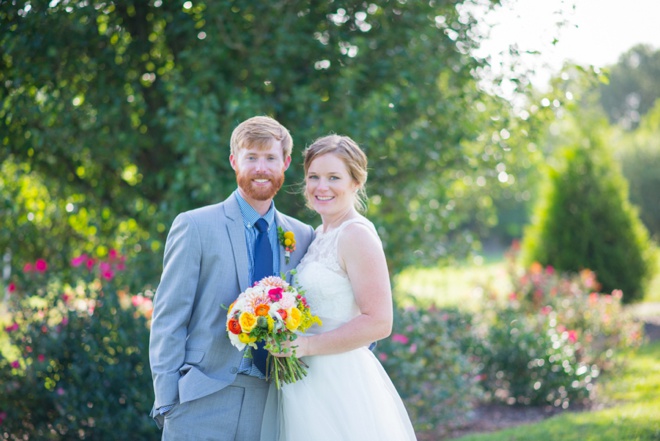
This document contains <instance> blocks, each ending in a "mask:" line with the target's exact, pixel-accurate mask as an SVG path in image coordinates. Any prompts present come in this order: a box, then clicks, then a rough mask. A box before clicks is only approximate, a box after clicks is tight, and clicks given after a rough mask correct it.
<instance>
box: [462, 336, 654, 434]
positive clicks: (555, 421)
mask: <svg viewBox="0 0 660 441" xmlns="http://www.w3.org/2000/svg"><path fill="white" fill-rule="evenodd" d="M622 357H624V358H625V360H626V366H625V367H624V369H623V370H622V372H617V373H614V372H613V373H611V374H609V375H607V374H606V375H604V376H603V377H602V378H601V380H603V381H602V382H601V383H600V384H599V386H598V387H599V389H598V392H597V397H598V399H597V401H598V403H600V404H602V405H603V408H602V409H600V410H594V411H589V412H575V413H573V412H567V413H563V414H561V415H558V416H555V417H552V418H549V419H547V420H545V421H543V422H541V423H537V424H529V425H523V426H517V427H515V428H511V429H506V430H502V431H499V432H494V433H488V434H479V435H468V436H464V437H461V438H456V439H455V440H454V441H537V440H544V441H545V440H548V441H553V440H558V441H625V440H636V441H652V440H656V441H657V440H660V393H658V391H660V341H656V342H654V343H652V344H646V345H644V346H643V347H642V348H640V349H639V350H637V351H631V352H630V353H627V354H622Z"/></svg>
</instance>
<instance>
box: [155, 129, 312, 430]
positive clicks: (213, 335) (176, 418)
mask: <svg viewBox="0 0 660 441" xmlns="http://www.w3.org/2000/svg"><path fill="white" fill-rule="evenodd" d="M230 144H231V155H230V157H229V161H230V163H231V166H232V168H233V169H234V171H235V173H236V181H237V183H238V189H237V190H236V191H234V193H232V194H231V196H229V198H227V199H226V200H225V201H223V202H221V203H219V204H216V205H210V206H206V207H202V208H198V209H195V210H192V211H188V212H185V213H181V214H179V215H178V216H177V217H176V219H175V220H174V223H173V224H172V228H171V229H170V232H169V235H168V237H167V243H166V245H165V256H164V261H163V273H162V276H161V281H160V284H159V286H158V290H157V292H156V296H155V297H154V313H153V320H152V324H151V335H150V341H149V361H150V365H151V372H152V376H153V387H154V392H155V396H156V400H155V403H154V407H153V409H152V411H151V416H152V417H153V418H154V419H155V420H156V423H157V424H158V426H159V427H161V428H162V429H163V437H162V439H163V440H196V439H204V440H217V441H225V440H228V441H229V440H231V441H254V440H258V439H259V435H260V430H261V420H262V416H263V412H264V406H265V403H266V397H267V393H268V383H267V382H266V381H265V380H264V373H265V372H264V370H265V369H264V367H263V366H262V365H261V364H260V360H261V357H260V356H259V355H258V354H255V356H254V358H243V355H244V354H243V353H242V352H239V351H238V350H237V349H236V348H235V347H233V346H232V345H231V343H230V341H229V338H228V337H227V331H226V328H225V321H226V314H227V310H226V308H227V307H228V306H229V305H230V304H231V303H232V302H233V301H234V300H235V299H236V297H238V295H239V293H241V292H242V291H244V290H245V289H247V288H248V287H249V286H251V285H252V284H253V283H254V282H255V281H257V280H259V279H260V278H261V277H262V274H261V271H265V273H267V274H280V273H281V272H284V273H286V272H287V271H289V270H291V269H293V268H295V267H296V265H297V264H298V262H299V261H300V259H301V258H302V256H303V255H304V254H305V251H306V250H307V247H308V246H309V244H310V242H311V241H312V238H313V234H314V233H313V229H312V228H311V227H310V226H309V225H305V224H303V223H301V222H300V221H297V220H296V219H293V218H291V217H289V216H286V215H284V214H282V213H280V212H278V211H277V210H276V209H275V204H274V203H273V197H274V196H275V194H276V193H277V191H278V190H279V189H280V188H281V186H282V184H283V182H284V172H285V170H286V169H287V168H288V167H289V164H290V163H291V149H292V145H293V142H292V140H291V135H290V134H289V132H288V130H287V129H286V128H285V127H283V126H282V125H281V124H280V123H278V122H277V121H275V120H274V119H272V118H269V117H265V116H257V117H253V118H250V119H248V120H246V121H244V122H243V123H241V124H239V125H238V126H237V127H236V128H235V129H234V132H233V133H232V136H231V143H230ZM278 227H281V228H282V230H284V231H291V232H293V234H294V236H295V241H296V248H295V250H294V251H293V252H291V253H290V256H287V257H286V258H285V251H284V247H283V245H282V244H281V243H280V241H279V240H278V235H277V229H278ZM262 230H263V232H262ZM264 268H265V269H264ZM248 350H249V349H248ZM253 360H254V362H253Z"/></svg>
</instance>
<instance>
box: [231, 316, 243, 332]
mask: <svg viewBox="0 0 660 441" xmlns="http://www.w3.org/2000/svg"><path fill="white" fill-rule="evenodd" d="M227 329H229V332H231V333H233V334H236V335H238V334H240V333H241V332H242V329H241V325H240V323H238V320H236V319H235V318H232V319H229V322H228V323H227Z"/></svg>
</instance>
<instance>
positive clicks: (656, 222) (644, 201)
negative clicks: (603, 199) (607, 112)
mask: <svg viewBox="0 0 660 441" xmlns="http://www.w3.org/2000/svg"><path fill="white" fill-rule="evenodd" d="M616 141H617V148H616V151H615V156H616V158H617V159H618V160H619V162H620V163H621V171H622V172H623V175H624V176H625V178H626V180H627V181H628V183H629V184H630V202H632V203H633V204H634V205H636V206H637V207H638V208H639V217H640V219H641V220H642V222H644V225H645V226H646V228H648V230H649V232H650V233H651V234H652V236H653V237H654V238H655V239H656V240H660V191H658V189H660V100H659V101H656V104H655V106H654V107H653V109H651V110H650V111H649V113H647V114H646V115H645V116H644V117H643V118H642V121H641V123H640V125H639V126H638V127H637V129H635V130H634V131H631V132H627V133H625V134H623V135H621V136H620V137H619V138H618V139H617V140H616Z"/></svg>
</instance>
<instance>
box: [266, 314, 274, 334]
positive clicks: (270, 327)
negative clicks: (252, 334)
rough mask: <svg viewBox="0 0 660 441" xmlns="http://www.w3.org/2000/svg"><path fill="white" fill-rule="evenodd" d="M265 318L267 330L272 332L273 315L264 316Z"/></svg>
mask: <svg viewBox="0 0 660 441" xmlns="http://www.w3.org/2000/svg"><path fill="white" fill-rule="evenodd" d="M266 320H268V332H273V328H274V327H275V320H273V317H271V316H268V317H266Z"/></svg>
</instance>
